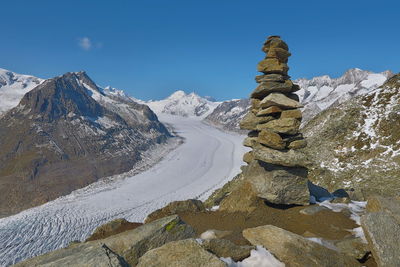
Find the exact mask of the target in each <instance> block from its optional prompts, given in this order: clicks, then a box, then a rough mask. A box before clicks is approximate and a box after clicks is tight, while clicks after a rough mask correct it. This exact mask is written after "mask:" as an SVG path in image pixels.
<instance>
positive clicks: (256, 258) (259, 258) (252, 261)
mask: <svg viewBox="0 0 400 267" xmlns="http://www.w3.org/2000/svg"><path fill="white" fill-rule="evenodd" d="M221 260H222V261H224V262H225V263H226V264H227V265H228V267H285V264H284V263H283V262H281V261H279V260H278V259H276V258H275V257H274V255H272V254H271V252H269V251H268V250H266V249H265V248H264V247H262V246H257V247H256V249H253V250H252V251H251V252H250V257H248V258H246V259H244V260H243V261H239V262H234V261H233V260H232V259H231V258H221Z"/></svg>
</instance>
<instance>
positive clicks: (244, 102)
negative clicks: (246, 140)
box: [204, 99, 250, 133]
mask: <svg viewBox="0 0 400 267" xmlns="http://www.w3.org/2000/svg"><path fill="white" fill-rule="evenodd" d="M249 108H250V100H249V99H234V100H228V101H224V102H222V103H221V104H219V105H218V106H217V107H216V108H215V109H214V110H213V111H212V112H211V113H210V114H209V115H208V116H207V117H205V118H204V121H205V122H207V123H210V124H211V125H214V126H216V127H217V128H221V129H223V130H228V131H233V132H239V133H242V132H243V133H244V131H241V130H240V128H239V122H240V121H241V120H242V119H243V117H244V116H245V115H246V114H247V112H248V110H249Z"/></svg>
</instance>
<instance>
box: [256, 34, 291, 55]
mask: <svg viewBox="0 0 400 267" xmlns="http://www.w3.org/2000/svg"><path fill="white" fill-rule="evenodd" d="M271 48H282V49H284V50H289V47H288V45H287V44H286V43H285V42H284V41H283V40H282V39H280V37H279V36H270V37H268V39H267V41H265V43H264V46H263V49H262V50H263V51H264V52H265V53H268V50H269V49H271Z"/></svg>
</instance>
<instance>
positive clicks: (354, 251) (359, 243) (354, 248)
mask: <svg viewBox="0 0 400 267" xmlns="http://www.w3.org/2000/svg"><path fill="white" fill-rule="evenodd" d="M334 245H335V247H337V248H338V249H339V251H340V252H343V253H344V254H347V255H349V256H350V257H353V258H355V259H358V260H360V259H362V258H363V257H364V256H365V255H366V254H367V253H368V252H370V249H369V248H368V245H367V244H366V243H365V242H364V241H363V240H362V239H361V238H359V237H355V236H350V237H347V238H345V239H342V240H339V241H337V242H335V243H334Z"/></svg>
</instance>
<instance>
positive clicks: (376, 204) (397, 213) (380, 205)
mask: <svg viewBox="0 0 400 267" xmlns="http://www.w3.org/2000/svg"><path fill="white" fill-rule="evenodd" d="M366 210H367V211H368V212H380V211H382V212H386V213H388V214H389V215H391V216H392V217H394V218H395V219H396V220H397V221H398V222H399V223H400V198H399V197H382V196H378V195H375V196H371V197H369V198H368V202H367V206H366Z"/></svg>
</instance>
